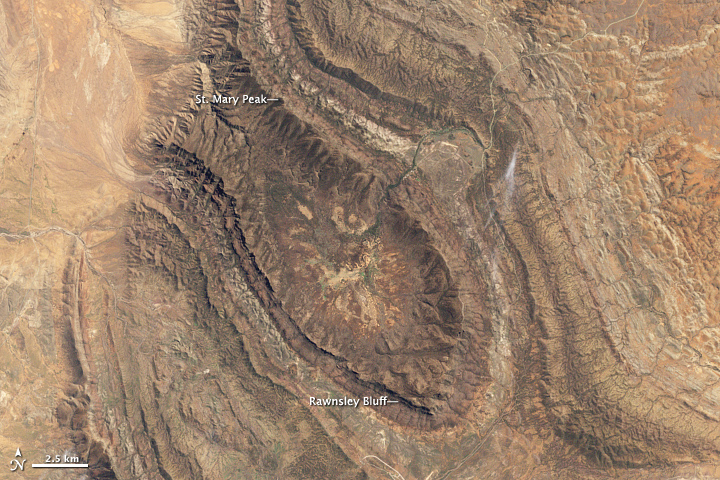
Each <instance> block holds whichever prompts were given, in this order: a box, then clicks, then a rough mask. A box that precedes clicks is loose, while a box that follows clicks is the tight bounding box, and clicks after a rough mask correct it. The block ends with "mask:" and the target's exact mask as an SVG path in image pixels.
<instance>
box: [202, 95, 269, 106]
mask: <svg viewBox="0 0 720 480" xmlns="http://www.w3.org/2000/svg"><path fill="white" fill-rule="evenodd" d="M240 100H242V103H254V104H258V103H268V102H277V101H279V100H280V99H278V98H267V97H266V96H265V95H262V94H261V95H260V96H259V97H253V96H251V95H243V96H242V97H233V96H225V95H213V96H212V97H211V98H210V99H208V97H206V96H205V95H195V104H196V105H198V104H201V103H232V104H233V105H237V104H238V102H239V101H240Z"/></svg>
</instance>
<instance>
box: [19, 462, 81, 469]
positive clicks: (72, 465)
mask: <svg viewBox="0 0 720 480" xmlns="http://www.w3.org/2000/svg"><path fill="white" fill-rule="evenodd" d="M32 468H88V464H87V463H33V464H32Z"/></svg>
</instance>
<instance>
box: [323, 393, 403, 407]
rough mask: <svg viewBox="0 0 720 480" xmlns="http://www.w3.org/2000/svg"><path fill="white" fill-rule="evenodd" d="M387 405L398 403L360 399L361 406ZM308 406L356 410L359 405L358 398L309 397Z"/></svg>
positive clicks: (381, 399)
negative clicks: (351, 408)
mask: <svg viewBox="0 0 720 480" xmlns="http://www.w3.org/2000/svg"><path fill="white" fill-rule="evenodd" d="M388 403H398V401H397V400H388V397H386V396H382V397H378V398H373V397H363V398H362V404H363V405H373V406H378V405H387V404H388ZM310 405H315V406H318V407H355V408H357V406H358V405H360V399H359V398H349V397H342V398H320V397H310Z"/></svg>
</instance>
